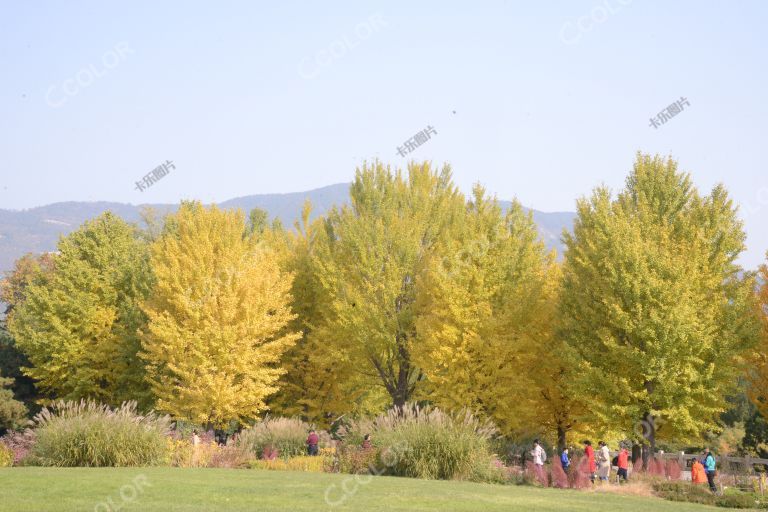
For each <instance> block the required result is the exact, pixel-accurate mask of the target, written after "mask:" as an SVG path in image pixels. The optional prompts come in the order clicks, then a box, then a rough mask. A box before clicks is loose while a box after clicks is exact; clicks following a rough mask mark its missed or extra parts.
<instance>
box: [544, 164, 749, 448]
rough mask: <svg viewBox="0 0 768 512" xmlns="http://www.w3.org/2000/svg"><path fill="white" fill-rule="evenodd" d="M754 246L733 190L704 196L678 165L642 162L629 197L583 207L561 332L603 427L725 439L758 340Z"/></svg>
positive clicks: (571, 249)
mask: <svg viewBox="0 0 768 512" xmlns="http://www.w3.org/2000/svg"><path fill="white" fill-rule="evenodd" d="M744 240H745V234H744V231H743V229H742V224H741V222H740V221H739V220H738V219H737V217H736V210H735V207H734V205H733V203H732V201H731V199H730V198H729V197H728V195H727V193H726V191H725V189H724V188H723V187H722V186H717V187H715V188H714V189H713V190H712V192H711V194H710V195H709V196H700V195H699V194H698V192H697V191H696V189H695V188H694V187H693V185H692V182H691V178H690V176H689V175H688V174H685V173H681V172H679V171H678V170H677V163H676V162H675V161H673V160H671V159H662V158H660V157H651V156H648V155H640V154H639V155H638V157H637V160H636V162H635V165H634V169H633V171H632V173H631V174H630V175H629V177H628V178H627V184H626V188H625V189H624V190H623V191H621V192H620V193H619V194H618V197H616V198H613V197H612V196H611V194H610V192H609V191H608V190H607V189H605V188H598V189H596V190H595V192H594V193H593V194H592V196H591V197H589V198H585V199H581V200H579V202H578V217H577V219H576V222H575V225H574V230H573V234H566V235H565V242H566V246H567V251H566V254H565V263H564V279H563V290H562V307H561V310H560V315H559V316H560V332H561V334H562V336H563V337H564V338H565V339H566V341H567V343H568V346H569V348H570V349H571V351H572V353H573V354H574V357H575V361H577V362H578V375H579V379H578V380H579V385H580V389H581V394H582V395H583V396H584V397H585V399H588V400H589V401H590V407H589V410H590V413H592V414H593V418H592V419H591V421H592V422H593V423H594V424H597V425H602V426H605V427H606V428H607V426H608V425H612V426H613V428H618V429H619V430H620V431H623V432H625V433H632V432H635V433H637V432H638V431H639V430H642V429H637V428H636V427H637V424H638V422H641V421H642V422H644V423H643V425H644V427H643V429H644V430H646V431H645V432H643V433H644V435H645V437H647V438H648V440H649V441H650V444H651V446H653V444H654V442H655V436H656V434H658V436H659V437H660V438H665V439H676V440H679V441H684V440H686V439H694V438H699V437H700V436H701V435H702V434H703V433H704V432H706V431H710V430H717V428H718V417H719V414H720V413H721V412H723V411H724V409H725V408H726V405H727V404H726V402H725V396H726V395H727V393H728V392H729V390H731V389H733V387H734V385H735V383H736V381H737V377H738V375H739V369H740V362H741V360H742V358H743V357H744V355H745V354H747V352H748V350H749V349H750V347H751V346H752V345H753V344H754V341H755V336H754V332H755V331H754V324H755V323H754V315H753V314H752V313H751V312H752V303H753V292H752V289H753V286H754V281H753V279H752V278H751V277H750V276H749V275H747V276H746V277H745V278H742V277H741V276H740V274H739V272H740V270H741V269H740V268H739V267H738V265H736V263H735V260H736V258H737V257H738V255H739V254H740V253H741V252H742V251H743V249H744ZM653 426H656V427H659V428H658V432H656V430H657V429H656V428H652V427H653ZM638 440H640V439H638Z"/></svg>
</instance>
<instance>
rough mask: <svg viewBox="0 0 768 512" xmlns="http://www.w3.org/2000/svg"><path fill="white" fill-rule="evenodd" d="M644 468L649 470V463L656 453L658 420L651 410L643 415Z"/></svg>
mask: <svg viewBox="0 0 768 512" xmlns="http://www.w3.org/2000/svg"><path fill="white" fill-rule="evenodd" d="M642 425H643V437H644V438H645V439H644V440H645V442H644V443H643V469H644V470H646V471H648V463H649V462H650V460H651V457H653V455H654V454H655V453H656V422H655V420H654V418H653V415H652V414H651V413H650V412H646V413H645V415H644V416H643V421H642Z"/></svg>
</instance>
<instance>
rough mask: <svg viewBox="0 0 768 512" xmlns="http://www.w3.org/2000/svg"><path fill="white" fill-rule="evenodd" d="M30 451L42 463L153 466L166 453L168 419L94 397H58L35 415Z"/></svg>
mask: <svg viewBox="0 0 768 512" xmlns="http://www.w3.org/2000/svg"><path fill="white" fill-rule="evenodd" d="M34 421H35V433H36V435H37V440H36V442H35V444H34V445H33V446H32V450H31V453H30V456H31V457H32V458H33V460H34V463H35V464H39V465H43V466H67V467H72V466H85V467H91V466H95V467H102V466H151V465H156V464H159V463H161V462H162V461H163V460H164V459H165V458H166V452H167V449H168V441H167V437H166V436H167V435H168V431H169V423H170V422H169V419H168V417H167V416H157V415H155V414H154V413H150V414H148V415H146V416H143V415H140V414H138V413H137V412H136V403H135V402H126V403H124V404H123V405H121V406H120V407H117V408H115V409H111V408H109V406H106V405H101V404H98V403H96V402H93V401H85V400H82V401H80V402H58V403H57V404H56V405H54V406H53V407H52V408H50V409H48V408H46V409H43V410H42V411H41V412H40V413H39V414H38V415H37V416H35V419H34Z"/></svg>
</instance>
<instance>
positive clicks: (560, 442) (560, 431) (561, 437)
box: [557, 424, 568, 453]
mask: <svg viewBox="0 0 768 512" xmlns="http://www.w3.org/2000/svg"><path fill="white" fill-rule="evenodd" d="M567 433H568V431H567V430H565V428H564V427H563V426H562V425H561V424H558V425H557V450H558V453H563V450H565V442H566V438H565V435H566V434H567Z"/></svg>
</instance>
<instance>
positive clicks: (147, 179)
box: [136, 160, 176, 192]
mask: <svg viewBox="0 0 768 512" xmlns="http://www.w3.org/2000/svg"><path fill="white" fill-rule="evenodd" d="M175 168H176V166H175V165H173V162H171V161H170V160H166V161H165V163H164V164H161V165H158V166H157V167H155V168H154V169H152V171H150V172H148V173H147V174H146V175H145V176H144V177H143V178H142V179H141V181H137V182H136V189H137V190H138V191H139V192H144V189H145V188H149V187H151V186H152V185H154V184H155V183H157V182H158V181H160V179H161V178H163V177H164V176H165V175H166V174H168V173H169V172H171V171H169V170H168V169H175Z"/></svg>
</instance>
